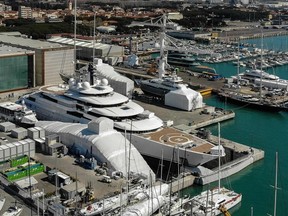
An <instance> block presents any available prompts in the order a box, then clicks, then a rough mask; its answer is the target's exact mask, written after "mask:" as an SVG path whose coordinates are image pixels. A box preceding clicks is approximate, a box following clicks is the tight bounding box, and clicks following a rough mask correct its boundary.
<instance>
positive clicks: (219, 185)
mask: <svg viewBox="0 0 288 216" xmlns="http://www.w3.org/2000/svg"><path fill="white" fill-rule="evenodd" d="M220 143H221V140H220V122H218V168H219V170H218V193H220V187H221V182H220V178H221V176H220V166H221V160H220V152H221V150H220Z"/></svg>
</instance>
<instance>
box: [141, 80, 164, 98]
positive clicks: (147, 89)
mask: <svg viewBox="0 0 288 216" xmlns="http://www.w3.org/2000/svg"><path fill="white" fill-rule="evenodd" d="M140 88H141V90H142V91H143V92H144V93H145V94H147V95H152V96H156V97H164V96H165V94H167V93H168V92H169V90H167V89H161V88H156V87H154V86H151V85H147V84H145V83H141V85H140Z"/></svg>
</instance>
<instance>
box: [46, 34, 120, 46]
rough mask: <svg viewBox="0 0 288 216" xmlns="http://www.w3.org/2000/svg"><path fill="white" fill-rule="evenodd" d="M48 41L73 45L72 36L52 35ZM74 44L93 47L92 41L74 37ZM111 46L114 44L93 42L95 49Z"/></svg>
mask: <svg viewBox="0 0 288 216" xmlns="http://www.w3.org/2000/svg"><path fill="white" fill-rule="evenodd" d="M48 41H49V42H54V43H60V44H66V45H74V39H72V38H63V37H52V38H50V39H48ZM76 46H79V47H87V48H93V41H83V40H79V39H76ZM111 46H115V45H110V44H103V43H95V44H94V47H95V49H108V48H110V47H111ZM119 47H120V46H119Z"/></svg>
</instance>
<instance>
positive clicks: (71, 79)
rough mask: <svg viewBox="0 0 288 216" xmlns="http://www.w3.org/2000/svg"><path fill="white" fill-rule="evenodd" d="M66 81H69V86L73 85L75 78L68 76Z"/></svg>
mask: <svg viewBox="0 0 288 216" xmlns="http://www.w3.org/2000/svg"><path fill="white" fill-rule="evenodd" d="M68 83H69V86H73V85H75V79H74V78H70V79H69V81H68Z"/></svg>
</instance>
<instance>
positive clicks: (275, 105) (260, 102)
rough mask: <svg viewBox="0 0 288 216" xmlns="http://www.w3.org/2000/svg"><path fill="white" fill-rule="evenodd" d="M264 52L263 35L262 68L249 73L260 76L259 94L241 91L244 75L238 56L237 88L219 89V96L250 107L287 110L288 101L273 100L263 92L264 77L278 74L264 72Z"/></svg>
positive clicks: (263, 109)
mask: <svg viewBox="0 0 288 216" xmlns="http://www.w3.org/2000/svg"><path fill="white" fill-rule="evenodd" d="M238 52H239V46H238ZM262 53H263V37H262V45H261V66H260V70H256V69H255V70H253V71H251V72H250V73H249V75H250V76H252V75H253V76H255V78H258V79H259V78H260V86H259V95H258V96H257V95H254V94H253V95H252V94H247V93H241V91H240V90H241V89H240V88H241V86H240V82H241V78H240V77H242V76H241V75H240V74H239V67H240V66H239V58H238V65H237V87H236V90H235V88H234V90H233V89H232V88H229V87H228V88H223V89H221V90H220V91H219V93H218V96H219V97H220V98H223V99H225V101H226V100H228V101H232V102H236V103H238V104H244V105H247V106H249V107H253V108H257V109H258V110H261V111H271V112H280V111H287V110H288V104H287V101H286V102H285V101H277V100H273V98H268V97H264V96H263V92H262V87H263V85H262V81H263V79H265V78H267V77H269V78H270V79H272V78H274V79H276V76H273V75H271V76H269V74H268V73H266V72H264V71H263V70H262V62H263V61H262Z"/></svg>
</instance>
